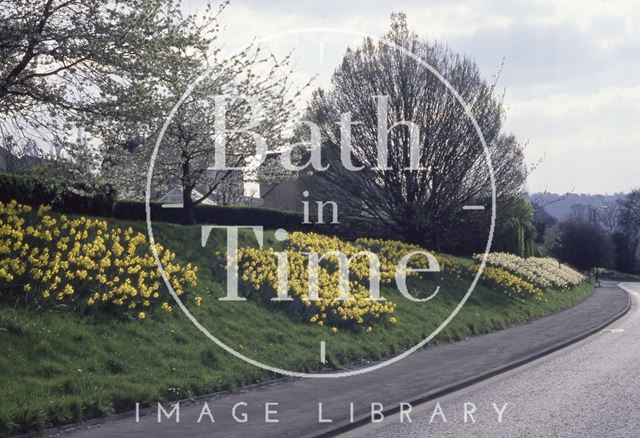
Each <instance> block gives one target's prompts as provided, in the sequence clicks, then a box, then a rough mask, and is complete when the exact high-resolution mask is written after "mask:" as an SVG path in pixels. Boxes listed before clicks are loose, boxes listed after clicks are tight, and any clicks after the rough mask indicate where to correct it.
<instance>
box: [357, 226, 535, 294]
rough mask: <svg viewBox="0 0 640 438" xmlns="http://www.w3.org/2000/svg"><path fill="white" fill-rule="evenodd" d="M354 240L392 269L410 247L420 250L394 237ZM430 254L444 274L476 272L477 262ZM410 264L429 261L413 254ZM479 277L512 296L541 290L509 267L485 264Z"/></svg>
mask: <svg viewBox="0 0 640 438" xmlns="http://www.w3.org/2000/svg"><path fill="white" fill-rule="evenodd" d="M356 243H357V244H359V245H360V246H362V247H364V248H366V249H369V250H371V251H372V252H374V253H377V254H380V255H382V259H383V260H387V261H388V263H390V264H391V265H392V266H388V268H390V269H393V266H395V263H397V261H398V260H399V259H400V258H401V257H403V256H404V255H406V254H408V253H409V252H412V251H424V249H423V248H421V247H420V246H418V245H411V244H407V243H404V242H399V241H396V240H382V239H358V240H356ZM431 254H432V255H433V256H434V257H435V258H436V260H437V261H438V264H439V267H440V270H441V271H442V272H445V273H447V274H450V275H453V276H455V277H456V278H458V279H461V278H468V279H471V278H473V276H475V275H476V273H477V271H478V269H480V265H479V264H477V263H460V262H457V261H456V260H455V259H453V258H451V257H448V256H446V255H443V254H438V253H434V252H431ZM411 266H412V267H414V268H421V269H425V268H428V267H429V262H428V260H427V258H426V257H417V258H413V259H412V263H411ZM389 275H390V276H391V278H393V275H394V273H393V271H392V272H387V276H389ZM412 275H416V273H415V272H412V271H409V272H407V277H410V276H412ZM481 281H482V282H483V283H484V284H487V285H488V286H490V287H491V288H493V289H496V290H500V291H502V292H504V293H507V294H509V295H513V296H520V297H526V296H534V297H539V296H540V295H541V294H542V290H541V289H540V288H538V287H536V286H534V285H533V284H532V283H530V282H529V281H527V280H525V279H524V278H522V277H521V276H518V275H514V274H512V273H510V272H509V271H506V270H504V269H500V268H498V267H492V266H487V267H485V269H484V271H483V273H482V277H481Z"/></svg>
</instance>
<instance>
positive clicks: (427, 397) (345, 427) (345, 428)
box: [301, 283, 631, 438]
mask: <svg viewBox="0 0 640 438" xmlns="http://www.w3.org/2000/svg"><path fill="white" fill-rule="evenodd" d="M621 284H622V283H620V284H616V287H617V288H619V289H621V290H623V291H624V292H626V295H627V303H626V305H625V307H624V309H622V310H621V311H619V312H617V313H615V314H614V315H612V316H611V317H609V318H608V319H607V320H605V321H604V322H603V323H601V324H598V325H597V326H595V327H593V328H591V329H588V330H586V331H584V332H583V333H581V334H579V335H576V336H574V337H572V338H569V339H566V340H564V341H560V342H558V343H556V344H554V345H551V346H550V347H547V348H545V349H542V350H540V351H537V352H536V353H533V354H530V355H528V356H525V357H523V358H521V359H517V360H514V361H512V362H509V363H507V364H505V365H502V366H499V367H497V368H493V369H491V370H489V371H487V372H485V373H481V374H478V375H477V376H475V377H471V378H469V379H466V380H463V381H461V382H458V383H454V384H452V385H448V386H444V387H442V388H439V389H434V390H431V391H428V392H426V393H424V394H422V395H420V396H418V397H414V398H413V399H412V400H409V401H407V403H410V404H411V405H412V406H415V405H419V404H422V403H426V402H428V401H431V400H434V399H436V398H439V397H444V396H446V395H449V394H451V393H453V392H456V391H460V390H461V389H464V388H467V387H469V386H472V385H475V384H476V383H480V382H482V381H484V380H487V379H490V378H491V377H495V376H497V375H499V374H502V373H505V372H507V371H511V370H513V369H516V368H519V367H521V366H523V365H526V364H528V363H531V362H533V361H535V360H537V359H540V358H542V357H544V356H547V355H549V354H551V353H554V352H556V351H559V350H562V349H563V348H566V347H569V346H571V345H573V344H575V343H577V342H580V341H582V340H583V339H586V338H588V337H589V336H591V335H594V334H596V333H598V332H599V331H601V330H602V329H603V328H605V327H607V326H608V325H610V324H612V323H614V322H615V321H617V320H618V319H620V318H622V317H623V316H624V315H626V314H627V313H628V312H629V310H630V309H631V291H630V290H629V289H627V288H625V287H623V286H621ZM399 412H400V407H399V406H394V407H392V408H389V409H384V410H383V411H382V412H381V413H382V415H383V416H384V417H385V418H386V417H387V416H391V415H395V414H397V413H399ZM370 423H371V418H370V415H362V416H359V417H358V418H355V419H354V421H353V422H350V421H343V422H341V423H339V424H337V425H336V427H333V428H331V429H326V430H323V431H322V432H318V433H310V434H307V435H303V436H302V437H301V438H320V437H326V436H336V435H340V434H343V433H346V432H349V431H352V430H354V429H358V428H360V427H362V426H366V425H367V424H370Z"/></svg>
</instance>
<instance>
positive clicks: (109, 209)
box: [0, 173, 397, 240]
mask: <svg viewBox="0 0 640 438" xmlns="http://www.w3.org/2000/svg"><path fill="white" fill-rule="evenodd" d="M12 199H15V200H16V201H18V202H20V203H22V204H29V205H34V206H37V205H40V204H48V205H51V207H52V208H53V209H54V210H56V211H60V212H65V213H75V214H84V215H91V216H103V217H114V218H117V219H123V220H131V221H145V220H146V217H147V215H146V210H145V203H144V201H127V200H116V192H115V190H114V189H113V188H112V187H111V186H110V185H98V184H90V183H74V184H70V183H60V182H50V181H42V180H39V179H37V178H33V177H27V176H17V175H9V174H2V173H0V201H5V202H8V201H11V200H12ZM150 206H151V220H152V221H154V222H170V223H176V224H184V223H185V220H184V213H183V211H182V209H181V208H163V207H162V204H160V203H158V202H151V203H150ZM195 218H196V222H197V223H198V224H215V225H261V226H263V227H265V228H268V229H275V228H284V229H285V230H287V231H313V232H317V233H322V234H329V235H337V236H339V237H341V238H343V239H346V240H353V239H356V238H358V237H365V236H366V237H385V238H394V237H397V236H391V235H389V230H388V229H386V228H383V227H381V226H380V225H379V223H378V222H377V221H375V220H373V219H368V218H361V217H354V216H342V217H340V223H339V224H303V223H302V222H303V216H302V214H301V213H298V212H293V211H283V210H275V209H271V208H264V207H245V206H218V205H199V206H197V207H195Z"/></svg>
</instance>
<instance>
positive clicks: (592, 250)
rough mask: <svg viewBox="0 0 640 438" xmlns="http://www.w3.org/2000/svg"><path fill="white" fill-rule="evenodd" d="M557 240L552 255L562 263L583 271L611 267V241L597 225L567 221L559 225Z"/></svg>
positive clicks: (579, 221)
mask: <svg viewBox="0 0 640 438" xmlns="http://www.w3.org/2000/svg"><path fill="white" fill-rule="evenodd" d="M557 238H558V241H557V245H556V246H555V248H554V249H553V252H552V254H553V255H555V256H556V257H557V258H558V259H560V260H562V261H563V262H565V263H569V264H570V265H572V266H575V267H576V268H578V269H581V270H583V271H586V270H590V269H592V268H595V267H604V268H607V267H609V266H610V265H611V262H612V257H613V246H612V244H611V239H610V238H609V236H608V235H607V234H606V233H605V232H604V231H603V230H602V229H601V228H600V227H598V226H597V225H594V224H593V223H591V222H586V221H583V220H569V221H566V222H563V223H561V224H560V225H559V235H558V236H557Z"/></svg>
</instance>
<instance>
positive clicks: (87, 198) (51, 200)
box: [0, 173, 116, 216]
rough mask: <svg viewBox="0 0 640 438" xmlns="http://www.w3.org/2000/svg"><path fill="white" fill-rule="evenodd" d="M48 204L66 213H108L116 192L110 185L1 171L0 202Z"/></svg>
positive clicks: (109, 214)
mask: <svg viewBox="0 0 640 438" xmlns="http://www.w3.org/2000/svg"><path fill="white" fill-rule="evenodd" d="M12 199H15V200H16V201H18V202H20V203H23V204H29V205H40V204H48V205H51V207H52V208H53V209H55V210H57V211H61V212H65V213H78V214H88V215H93V216H111V215H112V214H113V211H114V207H115V204H116V191H115V189H114V188H113V187H112V186H111V185H109V184H93V183H83V182H80V183H65V182H58V181H56V182H54V181H45V180H40V179H37V178H32V177H28V176H19V175H12V174H5V173H0V201H5V202H8V201H11V200H12Z"/></svg>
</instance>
